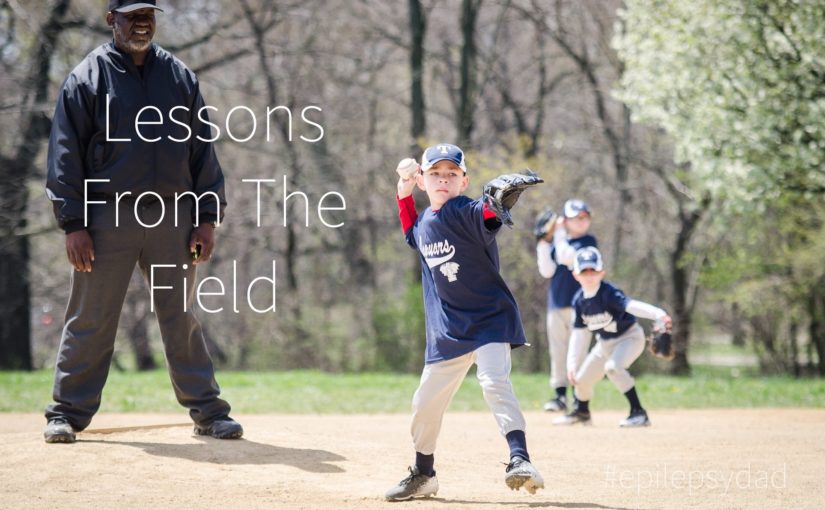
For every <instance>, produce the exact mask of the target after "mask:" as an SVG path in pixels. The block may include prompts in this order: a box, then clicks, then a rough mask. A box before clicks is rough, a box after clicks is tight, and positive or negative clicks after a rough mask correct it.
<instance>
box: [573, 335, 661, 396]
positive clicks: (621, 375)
mask: <svg viewBox="0 0 825 510" xmlns="http://www.w3.org/2000/svg"><path fill="white" fill-rule="evenodd" d="M644 350H645V333H644V330H643V329H642V327H641V326H639V325H638V324H634V325H633V326H631V327H630V329H628V330H627V331H625V332H624V334H622V335H621V336H620V337H618V338H614V339H612V340H598V341H597V342H596V346H595V347H593V350H592V351H590V354H588V355H587V358H586V359H585V360H584V363H582V366H581V368H579V370H578V371H577V372H576V398H577V399H579V400H585V401H587V400H590V399H591V398H593V388H594V387H595V386H596V383H597V382H599V381H601V380H602V378H603V377H604V375H605V373H606V374H607V377H608V378H609V379H610V381H611V382H612V383H613V385H614V386H616V388H617V389H618V390H619V391H620V392H622V393H625V392H627V391H628V390H630V388H632V387H633V385H634V384H636V381H635V380H634V379H633V376H632V375H630V372H628V371H627V368H628V367H629V366H630V365H632V364H633V362H634V361H636V359H637V358H638V357H639V356H641V354H642V352H644Z"/></svg>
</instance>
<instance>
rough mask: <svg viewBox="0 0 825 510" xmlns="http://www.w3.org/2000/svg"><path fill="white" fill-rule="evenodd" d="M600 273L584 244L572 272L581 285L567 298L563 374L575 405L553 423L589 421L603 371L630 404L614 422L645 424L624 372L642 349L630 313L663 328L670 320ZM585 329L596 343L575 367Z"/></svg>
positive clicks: (585, 341) (594, 254)
mask: <svg viewBox="0 0 825 510" xmlns="http://www.w3.org/2000/svg"><path fill="white" fill-rule="evenodd" d="M604 274H605V272H604V265H603V263H602V256H601V254H600V253H599V250H597V249H596V248H592V247H588V248H583V249H581V250H579V251H578V252H577V253H576V258H575V262H574V265H573V276H574V278H576V281H578V282H579V283H580V284H581V290H579V291H578V292H577V293H576V296H575V297H574V298H573V309H574V313H575V320H574V322H573V333H572V335H571V337H570V351H569V355H568V358H567V369H568V378H569V379H570V382H571V383H572V384H573V385H575V395H576V406H575V408H574V409H573V410H572V411H571V412H570V414H567V415H565V416H562V417H560V418H557V419H556V420H554V422H553V423H554V424H556V425H572V424H575V423H589V422H590V408H589V405H590V399H591V398H592V397H593V387H594V386H595V385H596V383H597V382H599V381H600V380H601V379H602V377H604V375H605V373H606V374H607V377H608V378H609V379H610V381H611V382H612V383H613V385H614V386H616V388H618V390H619V391H620V392H622V393H623V394H624V396H625V397H627V401H628V403H629V404H630V414H629V415H628V417H627V418H625V419H624V420H622V421H621V422H620V423H619V426H621V427H646V426H649V425H650V420H649V419H648V417H647V412H646V411H645V409H644V408H643V407H642V404H641V402H639V396H638V395H637V394H636V386H635V381H634V379H633V376H632V375H630V373H629V372H628V371H627V368H628V367H629V366H630V365H632V364H633V362H634V361H636V359H637V358H638V357H639V356H640V355H641V354H642V352H643V351H644V348H645V342H646V340H645V335H644V331H643V330H642V327H641V326H639V324H638V323H637V322H636V317H641V318H643V319H651V320H655V321H657V323H658V324H661V325H664V326H669V325H670V323H671V319H670V316H669V315H668V314H667V313H666V312H665V311H664V310H662V309H661V308H658V307H655V306H653V305H649V304H647V303H643V302H641V301H636V300H635V299H630V298H628V297H627V296H625V294H624V293H623V292H622V291H621V290H619V289H618V288H617V287H615V286H614V285H613V284H611V283H609V282H607V281H604ZM591 332H594V333H596V339H597V342H596V345H595V346H594V347H593V349H592V350H591V351H590V354H588V355H587V358H586V359H585V360H584V362H583V363H581V365H580V364H579V361H580V360H578V359H576V357H577V356H578V354H577V353H578V352H579V351H580V348H581V346H582V345H585V346H586V345H589V344H590V335H591ZM585 349H586V347H585Z"/></svg>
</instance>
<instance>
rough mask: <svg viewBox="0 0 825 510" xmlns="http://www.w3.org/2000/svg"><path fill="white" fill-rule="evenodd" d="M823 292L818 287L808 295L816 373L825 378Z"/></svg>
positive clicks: (824, 298)
mask: <svg viewBox="0 0 825 510" xmlns="http://www.w3.org/2000/svg"><path fill="white" fill-rule="evenodd" d="M821 292H822V287H821V285H817V286H814V287H813V290H811V292H810V294H809V295H808V315H809V316H810V320H811V322H810V324H809V326H808V333H809V336H810V339H811V340H810V341H811V344H812V345H813V347H814V350H815V351H816V356H817V358H818V359H817V364H816V373H817V374H819V375H820V376H825V297H823V295H822V293H821Z"/></svg>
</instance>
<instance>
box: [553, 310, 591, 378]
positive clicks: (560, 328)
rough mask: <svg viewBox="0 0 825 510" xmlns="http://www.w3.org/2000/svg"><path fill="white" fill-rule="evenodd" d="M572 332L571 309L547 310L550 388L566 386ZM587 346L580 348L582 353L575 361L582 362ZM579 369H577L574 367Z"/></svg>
mask: <svg viewBox="0 0 825 510" xmlns="http://www.w3.org/2000/svg"><path fill="white" fill-rule="evenodd" d="M572 330H573V309H572V308H554V309H552V310H547V345H548V347H549V349H550V386H552V387H553V388H560V387H562V386H568V385H569V384H570V383H569V382H568V381H567V349H568V348H569V345H570V334H571V332H572ZM588 347H590V346H589V345H583V346H581V349H582V351H581V352H579V353H578V356H577V357H576V359H580V360H584V357H585V356H586V355H587V349H588ZM576 368H579V367H576Z"/></svg>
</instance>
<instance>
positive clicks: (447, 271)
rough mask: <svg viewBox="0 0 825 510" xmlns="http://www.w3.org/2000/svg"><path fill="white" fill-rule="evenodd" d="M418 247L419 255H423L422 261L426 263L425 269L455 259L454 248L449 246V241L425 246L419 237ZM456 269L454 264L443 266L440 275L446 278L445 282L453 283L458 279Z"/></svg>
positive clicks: (456, 266) (456, 265)
mask: <svg viewBox="0 0 825 510" xmlns="http://www.w3.org/2000/svg"><path fill="white" fill-rule="evenodd" d="M418 246H419V250H420V251H421V255H423V256H424V260H426V261H427V267H429V268H430V269H432V268H434V267H436V266H441V265H442V264H444V263H445V262H449V261H450V260H451V259H452V258H453V257H455V246H453V245H452V244H450V241H448V240H446V239H445V240H443V241H439V242H437V243H426V244H425V243H424V239H423V238H421V237H419V238H418ZM447 266H449V267H447ZM458 268H459V266H458V264H456V263H455V262H451V263H450V264H444V265H443V266H442V267H441V274H443V275H444V276H446V277H447V281H450V282H454V281H456V280H457V279H458V278H457V276H456V275H457V274H458Z"/></svg>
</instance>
